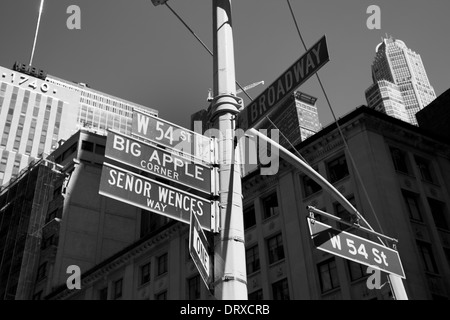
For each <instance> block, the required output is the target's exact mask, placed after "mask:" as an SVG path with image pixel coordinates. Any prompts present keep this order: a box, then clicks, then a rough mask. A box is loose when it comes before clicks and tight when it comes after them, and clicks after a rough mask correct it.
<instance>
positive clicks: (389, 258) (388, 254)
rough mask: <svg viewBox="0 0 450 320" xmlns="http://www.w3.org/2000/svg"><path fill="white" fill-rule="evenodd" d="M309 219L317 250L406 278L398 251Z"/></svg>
mask: <svg viewBox="0 0 450 320" xmlns="http://www.w3.org/2000/svg"><path fill="white" fill-rule="evenodd" d="M307 219H308V225H309V230H310V232H311V238H312V239H313V242H314V245H315V246H316V247H317V249H319V250H322V251H325V252H328V253H331V254H334V255H337V256H339V257H342V258H345V259H348V260H352V261H355V262H358V263H361V264H364V265H366V266H369V267H372V268H376V269H379V270H381V271H385V272H387V273H391V274H395V275H398V276H400V277H402V278H404V279H405V278H406V277H405V272H404V270H403V266H402V263H401V261H400V256H399V255H398V252H397V251H395V250H393V249H391V248H388V247H385V246H382V245H380V244H378V243H375V242H372V241H369V240H366V239H364V238H361V237H358V236H356V235H354V234H351V233H348V232H345V231H339V230H337V229H333V228H332V227H331V226H329V225H326V224H324V223H322V222H319V221H317V220H314V219H312V218H309V217H308V218H307Z"/></svg>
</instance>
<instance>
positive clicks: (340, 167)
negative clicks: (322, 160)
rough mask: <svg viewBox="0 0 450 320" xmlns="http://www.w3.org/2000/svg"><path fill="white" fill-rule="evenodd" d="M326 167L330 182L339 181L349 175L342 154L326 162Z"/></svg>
mask: <svg viewBox="0 0 450 320" xmlns="http://www.w3.org/2000/svg"><path fill="white" fill-rule="evenodd" d="M327 169H328V175H329V179H330V182H331V183H333V182H336V181H339V180H341V179H343V178H345V177H346V176H348V175H349V172H348V166H347V160H346V158H345V155H344V154H343V155H342V156H340V157H339V158H336V159H334V160H332V161H330V162H328V163H327Z"/></svg>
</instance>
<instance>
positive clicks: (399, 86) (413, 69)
mask: <svg viewBox="0 0 450 320" xmlns="http://www.w3.org/2000/svg"><path fill="white" fill-rule="evenodd" d="M372 79H373V82H374V85H372V86H371V87H370V88H369V89H368V90H366V99H367V103H368V106H369V107H370V108H374V109H384V112H385V113H387V114H389V115H391V116H394V117H396V118H399V119H401V120H404V112H403V110H402V109H403V107H400V104H401V103H403V105H404V108H405V109H406V113H407V115H408V119H409V120H408V122H410V123H411V124H414V125H417V119H416V113H417V112H418V111H420V110H422V109H423V108H424V107H426V106H427V105H428V104H429V103H431V102H432V101H433V100H434V99H435V98H436V94H435V92H434V89H433V87H432V86H431V84H430V81H429V80H428V76H427V73H426V71H425V67H424V65H423V62H422V58H421V56H420V54H418V53H416V52H414V51H412V50H411V49H409V48H408V47H407V46H406V45H405V43H404V42H403V41H401V40H398V39H394V38H392V37H389V38H384V39H383V42H381V43H380V44H379V45H378V46H377V47H376V56H375V60H374V62H373V64H372ZM382 80H384V82H383V83H379V81H382ZM375 91H378V93H377V95H379V96H381V97H382V100H383V101H382V102H380V100H379V99H373V98H374V94H375ZM397 91H400V93H401V97H402V99H399V97H398V94H397ZM390 99H392V102H388V100H390ZM395 109H397V110H395Z"/></svg>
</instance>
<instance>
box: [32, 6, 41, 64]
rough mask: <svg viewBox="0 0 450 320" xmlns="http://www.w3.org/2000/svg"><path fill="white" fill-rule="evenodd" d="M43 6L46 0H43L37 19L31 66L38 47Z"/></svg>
mask: <svg viewBox="0 0 450 320" xmlns="http://www.w3.org/2000/svg"><path fill="white" fill-rule="evenodd" d="M43 8H44V0H41V6H40V7H39V16H38V21H37V25H36V33H35V35H34V42H33V49H32V50H31V57H30V63H29V65H30V66H31V64H32V63H33V56H34V50H35V49H36V40H37V36H38V32H39V25H40V23H41V15H42V10H43Z"/></svg>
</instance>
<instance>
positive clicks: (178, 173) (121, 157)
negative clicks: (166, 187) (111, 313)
mask: <svg viewBox="0 0 450 320" xmlns="http://www.w3.org/2000/svg"><path fill="white" fill-rule="evenodd" d="M105 157H107V158H109V159H112V160H116V161H118V162H121V163H123V164H126V165H129V166H132V167H134V168H137V169H140V170H144V171H146V172H149V173H152V174H155V175H157V176H159V177H162V178H165V179H168V180H171V181H175V182H177V183H180V184H182V185H185V186H188V187H191V188H195V189H197V190H200V191H203V192H206V193H208V194H211V193H212V191H213V190H212V185H213V183H212V181H213V179H214V177H215V175H214V172H215V171H214V170H215V169H213V168H212V166H210V165H204V164H202V163H201V162H199V161H198V162H197V161H193V160H191V159H188V158H185V157H181V156H177V155H175V154H173V153H170V152H168V151H166V150H163V149H161V148H158V147H156V146H152V145H150V144H147V143H144V142H142V141H137V140H136V139H132V138H130V137H128V136H125V135H123V134H120V133H118V132H112V131H109V132H108V139H107V140H106V151H105Z"/></svg>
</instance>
